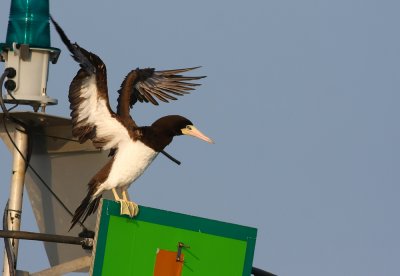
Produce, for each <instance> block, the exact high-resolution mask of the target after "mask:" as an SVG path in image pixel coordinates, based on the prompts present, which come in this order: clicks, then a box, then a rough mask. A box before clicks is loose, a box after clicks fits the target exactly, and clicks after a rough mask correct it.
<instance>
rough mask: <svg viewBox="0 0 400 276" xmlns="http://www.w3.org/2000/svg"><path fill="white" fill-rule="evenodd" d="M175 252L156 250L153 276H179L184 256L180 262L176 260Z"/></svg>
mask: <svg viewBox="0 0 400 276" xmlns="http://www.w3.org/2000/svg"><path fill="white" fill-rule="evenodd" d="M176 256H177V252H173V251H168V250H163V249H158V250H157V257H156V264H155V266H154V276H181V275H182V266H183V260H184V255H183V254H181V260H180V261H177V260H176Z"/></svg>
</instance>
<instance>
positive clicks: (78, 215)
mask: <svg viewBox="0 0 400 276" xmlns="http://www.w3.org/2000/svg"><path fill="white" fill-rule="evenodd" d="M101 197H102V196H101V194H100V195H98V196H96V197H93V196H92V194H91V193H90V192H89V193H88V194H87V195H86V197H85V198H84V199H83V200H82V202H81V204H80V205H79V206H78V208H76V210H75V214H74V216H73V218H72V221H71V223H72V225H71V227H70V228H69V230H68V231H70V230H71V229H72V228H73V227H74V226H75V225H76V224H77V223H80V224H83V223H84V222H85V220H86V219H87V217H88V216H90V215H91V214H93V213H94V212H95V211H96V210H97V207H99V204H100V200H101Z"/></svg>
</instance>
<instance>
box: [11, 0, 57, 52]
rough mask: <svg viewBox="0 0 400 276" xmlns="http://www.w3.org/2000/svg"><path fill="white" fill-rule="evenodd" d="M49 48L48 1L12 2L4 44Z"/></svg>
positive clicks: (28, 0) (14, 0)
mask: <svg viewBox="0 0 400 276" xmlns="http://www.w3.org/2000/svg"><path fill="white" fill-rule="evenodd" d="M13 42H16V43H20V44H29V45H30V46H31V47H44V48H46V47H50V25H49V0H12V1H11V9H10V19H9V21H8V29H7V39H6V44H8V45H12V43H13Z"/></svg>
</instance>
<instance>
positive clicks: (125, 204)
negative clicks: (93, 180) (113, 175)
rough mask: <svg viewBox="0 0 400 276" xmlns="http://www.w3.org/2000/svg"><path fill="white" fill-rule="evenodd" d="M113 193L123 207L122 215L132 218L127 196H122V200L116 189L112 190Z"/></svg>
mask: <svg viewBox="0 0 400 276" xmlns="http://www.w3.org/2000/svg"><path fill="white" fill-rule="evenodd" d="M111 191H112V192H113V194H114V198H115V201H117V202H119V204H120V206H121V209H120V214H121V215H128V216H131V212H130V210H129V204H128V201H127V200H126V195H124V194H122V199H121V198H120V197H119V195H118V193H117V189H116V188H112V190H111Z"/></svg>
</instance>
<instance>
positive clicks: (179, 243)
mask: <svg viewBox="0 0 400 276" xmlns="http://www.w3.org/2000/svg"><path fill="white" fill-rule="evenodd" d="M182 248H190V246H189V245H187V244H184V243H183V242H178V253H176V261H177V262H183V258H182V256H181V255H182Z"/></svg>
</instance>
